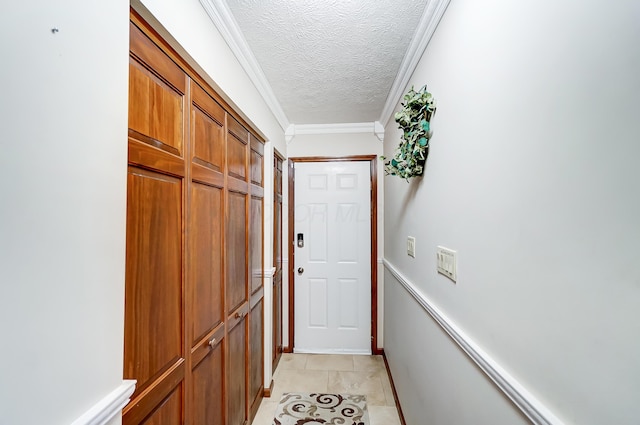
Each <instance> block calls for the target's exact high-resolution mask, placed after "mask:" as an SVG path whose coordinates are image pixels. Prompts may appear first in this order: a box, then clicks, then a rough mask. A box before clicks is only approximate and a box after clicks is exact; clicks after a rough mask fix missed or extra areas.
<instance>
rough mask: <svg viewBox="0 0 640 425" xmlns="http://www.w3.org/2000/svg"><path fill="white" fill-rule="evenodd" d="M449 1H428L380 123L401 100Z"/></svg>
mask: <svg viewBox="0 0 640 425" xmlns="http://www.w3.org/2000/svg"><path fill="white" fill-rule="evenodd" d="M450 1H451V0H430V1H429V4H427V6H426V7H425V9H424V12H423V13H422V17H421V18H420V22H419V23H418V28H416V33H415V34H414V35H413V38H412V39H411V43H410V44H409V48H408V49H407V53H405V55H404V58H403V59H402V63H401V64H400V69H399V70H398V74H397V75H396V79H395V80H394V82H393V85H392V86H391V90H390V91H389V96H387V101H386V102H385V104H384V108H382V114H380V122H381V123H386V122H387V121H388V120H389V118H390V117H391V114H392V112H393V109H394V108H395V107H396V105H397V104H398V102H399V101H400V99H401V98H402V96H403V94H404V90H405V88H406V86H407V84H408V83H409V79H410V78H411V76H412V75H413V72H414V71H415V70H416V66H418V62H420V58H422V54H423V53H424V51H425V49H426V48H427V45H428V44H429V41H431V37H432V36H433V33H435V32H436V28H437V27H438V23H440V19H442V16H443V15H444V12H445V11H446V10H447V6H449V2H450Z"/></svg>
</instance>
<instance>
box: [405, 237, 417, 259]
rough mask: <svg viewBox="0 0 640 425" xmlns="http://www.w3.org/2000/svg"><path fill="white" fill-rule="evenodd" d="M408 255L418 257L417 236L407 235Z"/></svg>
mask: <svg viewBox="0 0 640 425" xmlns="http://www.w3.org/2000/svg"><path fill="white" fill-rule="evenodd" d="M407 255H409V256H410V257H413V258H416V238H414V237H413V236H407Z"/></svg>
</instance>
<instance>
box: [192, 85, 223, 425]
mask: <svg viewBox="0 0 640 425" xmlns="http://www.w3.org/2000/svg"><path fill="white" fill-rule="evenodd" d="M190 115H191V116H190V119H191V151H190V152H191V155H190V159H191V161H190V167H191V169H190V171H191V172H190V179H191V185H190V197H189V226H188V228H187V234H186V235H187V241H188V244H187V248H188V251H187V253H188V256H187V259H186V261H187V264H188V274H187V276H188V278H187V281H188V285H187V287H188V292H189V303H188V305H187V306H188V313H189V314H188V321H189V322H190V328H189V349H190V353H191V355H192V358H191V372H192V379H191V381H190V384H191V385H190V391H189V394H190V400H191V404H190V405H189V406H190V409H189V411H188V412H187V418H188V420H189V422H190V423H191V424H193V425H198V424H207V425H223V424H224V423H225V416H224V411H225V409H224V385H225V381H224V377H225V364H224V347H225V342H226V341H224V336H225V332H224V330H225V329H224V326H225V325H224V320H225V314H224V286H223V284H224V275H223V264H224V263H223V258H224V245H223V242H224V239H223V233H224V216H225V214H224V174H223V173H224V149H225V146H224V141H225V131H224V123H225V119H226V113H225V111H224V109H222V107H221V106H220V105H218V103H216V102H215V100H214V99H212V98H211V97H210V96H209V95H208V94H207V92H206V91H204V90H203V89H202V88H201V87H200V86H199V85H197V84H196V83H194V82H193V81H192V82H191V110H190Z"/></svg>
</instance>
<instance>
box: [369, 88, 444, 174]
mask: <svg viewBox="0 0 640 425" xmlns="http://www.w3.org/2000/svg"><path fill="white" fill-rule="evenodd" d="M403 99H404V102H402V103H401V105H402V110H400V111H398V112H396V114H395V120H396V122H397V123H398V128H400V129H401V130H402V140H401V142H400V144H399V145H398V148H397V149H396V152H395V154H394V156H393V158H392V159H390V160H388V161H387V160H386V159H387V158H385V157H382V160H383V161H385V163H384V169H385V172H386V174H387V175H392V176H398V177H402V178H404V179H409V178H410V177H416V176H421V175H422V173H423V171H424V164H425V161H426V159H427V154H428V152H429V139H430V138H431V135H432V131H431V124H430V122H431V118H432V117H433V114H435V112H436V100H435V99H434V97H433V96H432V95H431V93H429V92H428V91H427V86H423V87H422V88H421V89H420V90H418V91H415V90H414V88H413V86H412V87H411V90H409V92H408V93H407V94H405V95H404V98H403Z"/></svg>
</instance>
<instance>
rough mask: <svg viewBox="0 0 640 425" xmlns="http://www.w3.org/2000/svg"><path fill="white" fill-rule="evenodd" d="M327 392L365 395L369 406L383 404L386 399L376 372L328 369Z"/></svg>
mask: <svg viewBox="0 0 640 425" xmlns="http://www.w3.org/2000/svg"><path fill="white" fill-rule="evenodd" d="M328 389H329V392H331V393H336V394H358V395H366V396H367V404H368V405H369V406H384V405H385V404H386V403H387V399H386V397H385V394H384V388H383V387H382V381H381V380H380V376H379V374H378V373H377V372H344V371H329V386H328Z"/></svg>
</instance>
